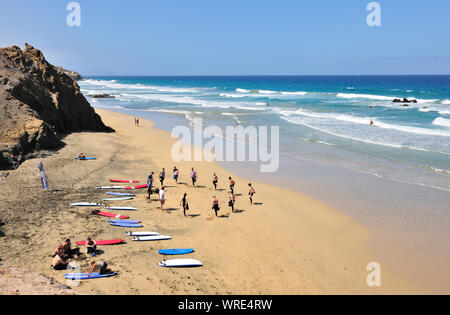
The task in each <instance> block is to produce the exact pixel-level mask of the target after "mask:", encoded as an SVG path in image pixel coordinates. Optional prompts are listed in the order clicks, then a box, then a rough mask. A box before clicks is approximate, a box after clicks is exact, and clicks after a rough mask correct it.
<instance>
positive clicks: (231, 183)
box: [228, 176, 236, 195]
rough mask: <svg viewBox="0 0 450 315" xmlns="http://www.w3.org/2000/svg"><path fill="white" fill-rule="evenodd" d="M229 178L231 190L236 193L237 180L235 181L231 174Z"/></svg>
mask: <svg viewBox="0 0 450 315" xmlns="http://www.w3.org/2000/svg"><path fill="white" fill-rule="evenodd" d="M228 179H229V180H230V190H231V193H232V194H233V195H234V185H235V184H236V182H235V181H234V179H232V178H231V176H230V177H228Z"/></svg>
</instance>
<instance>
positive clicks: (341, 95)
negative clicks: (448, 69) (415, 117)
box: [336, 93, 439, 105]
mask: <svg viewBox="0 0 450 315" xmlns="http://www.w3.org/2000/svg"><path fill="white" fill-rule="evenodd" d="M336 97H339V98H346V99H353V98H364V99H370V100H377V101H393V100H394V99H403V98H402V97H393V96H383V95H372V94H354V93H338V94H337V95H336ZM408 100H410V101H411V100H417V103H419V104H427V103H435V102H437V101H439V100H438V99H416V98H408ZM412 104H414V103H411V105H412Z"/></svg>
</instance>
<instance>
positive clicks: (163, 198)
mask: <svg viewBox="0 0 450 315" xmlns="http://www.w3.org/2000/svg"><path fill="white" fill-rule="evenodd" d="M159 202H160V203H161V210H163V205H164V203H165V202H166V193H165V191H164V187H161V190H160V191H159Z"/></svg>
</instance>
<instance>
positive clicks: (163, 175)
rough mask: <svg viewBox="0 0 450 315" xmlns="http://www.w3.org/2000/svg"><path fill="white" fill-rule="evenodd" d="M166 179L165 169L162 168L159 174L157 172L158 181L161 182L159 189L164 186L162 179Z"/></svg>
mask: <svg viewBox="0 0 450 315" xmlns="http://www.w3.org/2000/svg"><path fill="white" fill-rule="evenodd" d="M165 178H166V169H165V168H163V169H162V170H161V172H159V181H160V182H161V187H162V186H164V179H165Z"/></svg>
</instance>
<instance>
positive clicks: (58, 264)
mask: <svg viewBox="0 0 450 315" xmlns="http://www.w3.org/2000/svg"><path fill="white" fill-rule="evenodd" d="M69 261H70V259H64V253H63V251H62V250H61V251H59V252H58V253H56V254H55V256H54V257H53V261H52V267H53V269H55V270H64V269H66V268H67V264H68V263H69Z"/></svg>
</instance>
